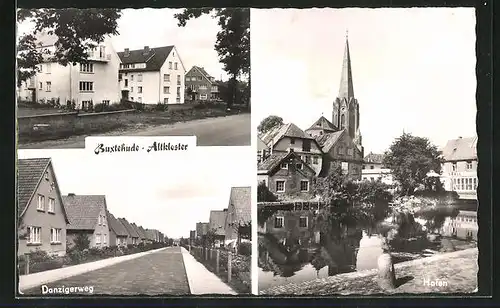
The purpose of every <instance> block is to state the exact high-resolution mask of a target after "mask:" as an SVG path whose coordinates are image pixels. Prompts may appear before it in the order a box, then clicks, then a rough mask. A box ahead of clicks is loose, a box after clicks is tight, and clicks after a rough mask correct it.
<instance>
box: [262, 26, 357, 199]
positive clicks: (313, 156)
mask: <svg viewBox="0 0 500 308" xmlns="http://www.w3.org/2000/svg"><path fill="white" fill-rule="evenodd" d="M359 123H360V112H359V103H358V100H357V99H356V97H355V96H354V86H353V78H352V65H351V56H350V51H349V40H348V37H347V36H346V41H345V50H344V59H343V63H342V73H341V78H340V86H339V92H338V96H337V97H336V98H335V100H334V101H333V111H332V118H331V120H329V119H327V118H325V117H324V116H321V117H320V118H319V119H318V120H317V121H315V122H314V123H313V124H312V125H311V126H310V127H309V128H307V129H306V130H302V129H301V128H299V127H298V126H297V125H295V124H293V123H287V124H283V125H281V126H279V127H276V128H274V129H272V130H270V131H268V132H266V133H265V134H263V135H260V136H258V144H259V148H258V151H259V152H258V154H257V156H258V178H259V181H262V182H265V183H266V186H268V187H269V189H270V190H271V191H272V192H274V193H276V192H278V193H281V194H287V195H289V194H298V193H301V194H303V193H305V192H308V191H309V190H310V189H309V185H306V184H305V183H306V182H309V181H310V174H307V173H305V172H304V170H306V169H304V168H300V169H299V168H295V166H301V165H304V166H308V167H310V168H308V169H307V170H311V172H313V173H315V175H316V176H319V177H322V176H326V175H327V174H328V173H329V172H330V171H331V170H333V169H334V168H335V167H337V166H340V167H341V168H342V170H343V173H344V174H347V175H348V177H349V178H350V179H352V180H361V170H362V166H363V157H364V149H363V145H362V138H361V132H360V129H359ZM290 152H294V155H292V156H291V155H288V153H290ZM290 159H293V161H288V160H290ZM290 166H292V167H294V168H290ZM275 182H276V183H275ZM299 183H300V184H299ZM275 188H276V189H275ZM306 188H307V190H306Z"/></svg>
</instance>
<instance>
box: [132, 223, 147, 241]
mask: <svg viewBox="0 0 500 308" xmlns="http://www.w3.org/2000/svg"><path fill="white" fill-rule="evenodd" d="M130 226H132V228H134V230H135V232H136V233H137V236H138V237H139V238H140V239H143V238H145V234H144V232H142V231H141V229H140V228H139V227H138V226H137V225H136V224H135V222H132V223H130Z"/></svg>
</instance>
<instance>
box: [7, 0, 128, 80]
mask: <svg viewBox="0 0 500 308" xmlns="http://www.w3.org/2000/svg"><path fill="white" fill-rule="evenodd" d="M120 16H121V11H120V10H118V9H76V8H66V9H19V10H18V11H17V18H18V22H25V21H26V22H32V23H33V24H34V30H33V32H31V33H29V34H25V35H22V36H20V37H19V41H18V50H19V52H18V54H17V65H18V80H17V83H18V86H20V85H21V84H22V82H24V81H26V80H28V79H29V78H30V77H31V76H33V75H35V74H36V73H37V72H38V64H40V63H42V62H43V61H44V58H46V60H47V61H53V62H57V63H59V64H61V65H63V66H67V65H68V64H72V65H76V64H77V63H85V62H86V61H87V59H88V53H87V52H88V51H89V50H91V49H93V48H95V47H97V44H98V43H101V42H102V41H103V40H104V38H105V36H106V35H116V34H118V31H117V26H118V23H117V20H118V18H119V17H120ZM41 32H46V33H47V34H48V35H56V36H57V41H56V42H55V51H54V52H52V53H50V54H49V52H48V51H47V50H43V49H41V48H40V47H41V46H40V44H39V42H37V40H36V36H37V34H39V33H41Z"/></svg>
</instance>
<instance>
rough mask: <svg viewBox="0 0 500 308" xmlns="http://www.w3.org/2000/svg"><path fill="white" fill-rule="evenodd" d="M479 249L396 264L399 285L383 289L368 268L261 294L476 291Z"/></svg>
mask: <svg viewBox="0 0 500 308" xmlns="http://www.w3.org/2000/svg"><path fill="white" fill-rule="evenodd" d="M477 258H478V249H477V248H470V249H465V250H461V251H455V252H450V253H442V254H437V255H435V256H432V257H428V258H422V259H417V260H412V261H407V262H402V263H398V264H396V265H395V266H394V267H395V271H396V279H397V280H398V281H397V285H398V286H397V288H396V289H395V290H393V291H391V292H384V291H382V290H381V289H380V288H379V287H378V284H377V280H376V275H377V270H376V269H374V270H367V271H362V272H353V273H347V274H340V275H334V276H330V277H328V278H323V279H315V280H312V281H308V282H303V283H292V284H286V285H281V286H276V287H272V288H270V289H267V290H263V291H261V292H260V293H259V294H261V295H284V294H294V295H348V294H356V295H373V294H381V293H385V294H394V293H418V294H422V293H472V292H475V289H476V287H477V271H478V269H479V267H478V264H477Z"/></svg>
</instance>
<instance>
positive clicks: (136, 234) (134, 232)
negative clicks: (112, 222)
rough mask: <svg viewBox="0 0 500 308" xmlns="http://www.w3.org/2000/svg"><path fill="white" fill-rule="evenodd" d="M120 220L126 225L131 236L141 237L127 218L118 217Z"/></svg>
mask: <svg viewBox="0 0 500 308" xmlns="http://www.w3.org/2000/svg"><path fill="white" fill-rule="evenodd" d="M118 220H119V221H120V222H121V223H122V225H123V226H124V227H125V229H126V230H127V232H128V234H129V236H130V237H139V234H138V233H137V231H136V230H135V228H134V227H133V226H132V225H131V224H130V223H129V222H128V221H127V220H126V219H125V218H118Z"/></svg>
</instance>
